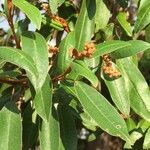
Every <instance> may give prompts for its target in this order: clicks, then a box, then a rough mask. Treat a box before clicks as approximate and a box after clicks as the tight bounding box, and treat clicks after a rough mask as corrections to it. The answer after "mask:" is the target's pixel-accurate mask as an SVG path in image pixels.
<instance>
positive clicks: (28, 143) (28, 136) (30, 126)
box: [22, 102, 38, 150]
mask: <svg viewBox="0 0 150 150" xmlns="http://www.w3.org/2000/svg"><path fill="white" fill-rule="evenodd" d="M34 115H35V112H34V110H33V109H32V106H31V103H30V102H29V103H28V105H27V106H26V108H25V110H24V112H23V115H22V118H23V122H22V124H23V149H25V150H27V149H30V148H32V146H33V145H34V144H35V143H36V140H37V135H38V125H37V124H36V122H35V121H34V120H33V119H34V117H33V116H34Z"/></svg>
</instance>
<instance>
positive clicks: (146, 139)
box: [143, 128, 150, 149]
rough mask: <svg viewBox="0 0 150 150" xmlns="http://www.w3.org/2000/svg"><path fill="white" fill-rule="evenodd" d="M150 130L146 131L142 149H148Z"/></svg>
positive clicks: (149, 146)
mask: <svg viewBox="0 0 150 150" xmlns="http://www.w3.org/2000/svg"><path fill="white" fill-rule="evenodd" d="M149 137H150V128H149V129H148V130H147V132H146V135H145V139H144V143H143V149H149V148H150V138H149Z"/></svg>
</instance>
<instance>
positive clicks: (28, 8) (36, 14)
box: [13, 0, 42, 29]
mask: <svg viewBox="0 0 150 150" xmlns="http://www.w3.org/2000/svg"><path fill="white" fill-rule="evenodd" d="M13 4H14V5H15V6H17V7H18V8H19V9H20V10H21V11H23V12H24V13H25V14H26V15H27V16H28V18H29V19H30V20H31V22H32V23H33V24H34V25H35V26H36V28H37V29H40V28H41V22H42V16H41V13H40V10H38V8H36V7H35V6H33V5H32V4H30V3H29V2H27V1H26V0H19V1H18V0H13Z"/></svg>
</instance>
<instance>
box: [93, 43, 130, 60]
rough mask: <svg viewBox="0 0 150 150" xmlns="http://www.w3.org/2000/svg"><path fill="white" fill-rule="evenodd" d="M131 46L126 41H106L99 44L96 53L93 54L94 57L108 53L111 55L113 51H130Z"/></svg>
mask: <svg viewBox="0 0 150 150" xmlns="http://www.w3.org/2000/svg"><path fill="white" fill-rule="evenodd" d="M129 48H130V44H129V43H127V42H125V41H117V40H116V41H106V42H104V43H101V44H98V45H97V46H96V51H95V53H94V54H93V57H94V58H96V57H99V56H102V55H104V54H106V53H111V52H113V51H117V50H118V51H119V50H121V49H129Z"/></svg>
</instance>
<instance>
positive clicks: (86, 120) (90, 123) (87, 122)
mask: <svg viewBox="0 0 150 150" xmlns="http://www.w3.org/2000/svg"><path fill="white" fill-rule="evenodd" d="M80 117H81V119H82V124H83V125H84V126H85V127H86V128H88V129H90V130H93V131H96V129H97V123H96V122H95V121H94V120H93V118H92V117H91V116H89V114H88V113H86V112H83V113H80Z"/></svg>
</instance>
